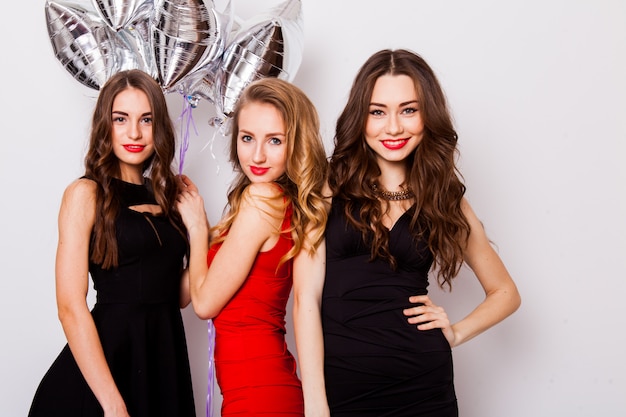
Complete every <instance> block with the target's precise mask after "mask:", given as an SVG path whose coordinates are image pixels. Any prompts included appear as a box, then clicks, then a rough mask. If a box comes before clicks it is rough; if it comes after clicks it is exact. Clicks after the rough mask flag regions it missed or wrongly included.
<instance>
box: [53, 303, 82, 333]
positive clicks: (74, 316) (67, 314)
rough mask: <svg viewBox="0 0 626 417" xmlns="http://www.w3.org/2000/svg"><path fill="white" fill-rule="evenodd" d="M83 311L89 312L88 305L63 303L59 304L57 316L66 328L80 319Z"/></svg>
mask: <svg viewBox="0 0 626 417" xmlns="http://www.w3.org/2000/svg"><path fill="white" fill-rule="evenodd" d="M81 313H87V314H88V313H89V309H88V308H87V305H86V304H85V305H75V304H63V303H60V304H58V306H57V317H58V319H59V321H60V322H61V326H63V328H64V329H67V328H68V327H70V326H72V325H73V324H74V323H77V322H78V321H79V316H80V315H81Z"/></svg>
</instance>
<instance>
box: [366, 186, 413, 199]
mask: <svg viewBox="0 0 626 417" xmlns="http://www.w3.org/2000/svg"><path fill="white" fill-rule="evenodd" d="M372 191H374V194H376V196H378V197H380V198H382V199H383V200H387V201H399V200H408V199H410V198H414V197H415V194H413V191H412V190H411V189H410V188H408V187H407V188H404V189H402V190H400V191H387V190H383V189H381V188H378V184H376V183H372Z"/></svg>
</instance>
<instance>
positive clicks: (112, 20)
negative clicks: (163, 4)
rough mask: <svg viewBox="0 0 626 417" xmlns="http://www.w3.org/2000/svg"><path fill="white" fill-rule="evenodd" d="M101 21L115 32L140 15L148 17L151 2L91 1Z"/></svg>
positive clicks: (126, 0)
mask: <svg viewBox="0 0 626 417" xmlns="http://www.w3.org/2000/svg"><path fill="white" fill-rule="evenodd" d="M92 3H93V5H94V7H95V8H96V10H97V11H98V14H99V15H100V17H101V18H102V20H103V21H104V22H105V23H106V24H107V25H109V27H111V28H112V29H113V30H115V31H116V32H117V31H119V30H121V29H122V28H123V27H125V26H127V25H128V24H129V23H130V22H131V21H132V20H133V19H134V20H137V17H138V16H140V15H146V16H147V15H149V14H150V12H151V10H152V7H153V0H92Z"/></svg>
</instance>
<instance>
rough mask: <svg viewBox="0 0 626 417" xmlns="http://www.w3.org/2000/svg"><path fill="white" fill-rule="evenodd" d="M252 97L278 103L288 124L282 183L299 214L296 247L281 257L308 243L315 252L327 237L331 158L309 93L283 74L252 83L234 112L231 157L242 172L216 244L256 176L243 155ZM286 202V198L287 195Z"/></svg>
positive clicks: (296, 215)
mask: <svg viewBox="0 0 626 417" xmlns="http://www.w3.org/2000/svg"><path fill="white" fill-rule="evenodd" d="M249 103H264V104H270V105H272V106H274V107H275V108H276V109H277V110H278V111H279V113H280V114H281V116H282V119H283V123H284V124H285V134H286V141H285V142H286V143H285V144H286V146H287V161H286V164H285V173H284V174H283V175H282V176H281V177H280V178H278V179H276V181H275V182H276V183H277V184H278V185H280V187H281V188H282V189H283V192H284V195H285V197H286V203H287V204H288V203H292V207H293V216H292V223H291V229H290V232H292V233H291V235H292V236H293V240H294V246H293V248H292V249H291V250H290V251H289V252H288V253H287V254H286V255H285V257H284V258H283V259H281V263H283V262H285V261H287V260H289V259H291V258H293V257H294V256H295V255H296V254H297V253H298V252H299V251H300V250H301V249H302V248H303V246H304V245H305V243H306V247H307V248H308V250H309V252H310V253H313V252H314V251H315V249H316V248H317V247H318V246H319V244H320V243H321V241H322V239H323V238H324V228H325V227H326V220H327V218H328V214H327V209H326V205H325V204H326V203H325V201H324V197H323V194H322V190H323V187H324V184H325V182H326V178H327V175H328V162H327V159H326V153H325V151H324V145H323V143H322V138H321V135H320V132H319V130H320V129H319V117H318V115H317V110H316V109H315V106H314V105H313V103H312V102H311V100H309V98H308V97H307V96H306V94H304V92H303V91H302V90H300V89H299V88H298V87H296V86H295V85H293V84H291V83H289V82H287V81H284V80H281V79H278V78H262V79H260V80H257V81H255V82H253V83H251V84H250V85H248V86H247V87H246V89H245V90H244V92H243V93H242V95H241V97H240V98H239V100H238V102H237V105H236V106H235V110H234V113H233V116H232V117H233V119H232V121H233V123H232V133H231V142H230V162H231V163H232V164H233V169H234V170H235V172H236V173H237V176H236V178H235V180H234V181H233V184H232V185H231V187H230V190H229V192H228V205H227V209H228V211H227V213H226V215H225V216H224V218H223V219H222V221H221V222H220V223H219V224H218V225H216V226H215V227H214V230H213V231H214V233H213V234H214V235H217V236H218V237H217V238H216V239H214V240H213V241H212V242H211V244H215V243H218V242H220V241H223V240H224V235H225V232H226V231H228V229H229V228H230V227H231V225H232V223H233V221H234V219H235V217H236V216H237V214H238V213H239V208H240V205H241V202H242V200H243V198H244V191H245V190H246V187H248V185H250V180H249V179H248V177H246V175H245V174H244V173H243V171H242V169H241V165H240V164H239V158H238V156H237V140H238V133H239V115H240V113H241V109H242V108H244V107H245V106H246V105H248V104H249ZM280 204H284V203H283V201H282V196H281V201H280Z"/></svg>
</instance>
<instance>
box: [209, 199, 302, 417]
mask: <svg viewBox="0 0 626 417" xmlns="http://www.w3.org/2000/svg"><path fill="white" fill-rule="evenodd" d="M291 212H292V209H291V205H289V206H288V207H287V212H286V215H285V219H284V220H283V224H282V226H281V231H283V232H284V233H282V234H281V235H280V237H279V239H278V242H277V243H276V245H275V246H274V247H273V248H272V249H270V250H269V251H266V252H260V253H259V254H258V255H257V257H256V259H255V261H254V264H253V266H252V269H251V270H250V273H249V274H248V277H247V278H246V280H245V282H244V284H243V285H242V286H241V288H240V289H239V290H238V291H237V293H235V295H234V296H233V298H232V299H231V300H230V301H229V302H228V304H226V306H225V307H224V308H223V309H222V311H221V312H220V313H219V314H218V315H217V317H216V318H215V319H214V320H213V323H214V325H215V370H216V377H217V382H218V384H219V386H220V389H221V392H222V396H223V401H222V414H221V415H222V417H227V416H249V417H254V416H270V415H271V416H281V417H282V416H285V417H288V416H293V417H302V416H303V415H304V400H303V397H302V384H301V383H300V380H299V378H298V376H297V373H296V361H295V359H294V357H293V355H292V354H291V353H290V352H289V350H288V349H287V343H286V341H285V309H286V306H287V301H288V299H289V294H290V292H291V286H292V260H289V261H287V262H285V263H283V264H281V265H280V266H279V261H280V259H281V258H282V257H283V256H284V255H285V254H286V253H287V252H288V251H289V250H290V249H291V248H292V246H293V241H292V239H291V236H290V233H289V231H288V229H289V227H290V224H291ZM220 247H221V244H219V243H218V244H216V245H213V246H211V248H210V250H209V253H208V255H207V261H208V264H209V265H211V262H212V261H213V258H214V257H215V255H216V253H217V251H218V250H219V248H220Z"/></svg>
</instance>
